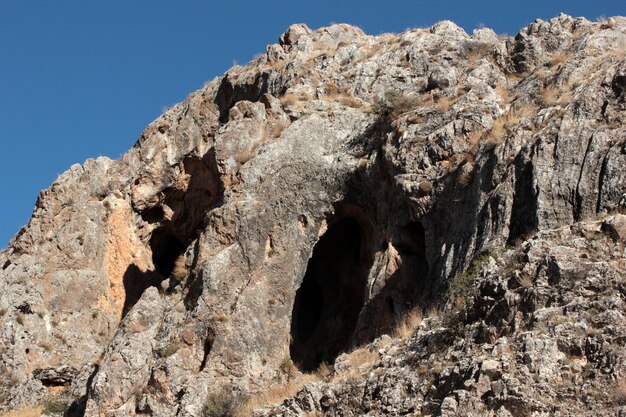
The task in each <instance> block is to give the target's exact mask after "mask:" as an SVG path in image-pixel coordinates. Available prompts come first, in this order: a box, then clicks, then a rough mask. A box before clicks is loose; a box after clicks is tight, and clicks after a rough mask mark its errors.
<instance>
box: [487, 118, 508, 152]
mask: <svg viewBox="0 0 626 417" xmlns="http://www.w3.org/2000/svg"><path fill="white" fill-rule="evenodd" d="M507 124H508V120H507V118H506V117H500V118H498V119H496V121H495V122H493V125H492V126H491V129H489V131H488V132H487V134H486V135H485V137H484V143H485V145H486V146H487V147H490V148H493V147H495V146H498V145H499V144H501V143H502V142H504V140H505V139H506V134H507Z"/></svg>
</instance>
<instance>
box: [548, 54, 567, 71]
mask: <svg viewBox="0 0 626 417" xmlns="http://www.w3.org/2000/svg"><path fill="white" fill-rule="evenodd" d="M566 62H567V55H565V54H554V55H552V57H551V58H550V60H549V61H548V65H550V67H551V68H554V67H558V66H561V65H563V64H564V63H566Z"/></svg>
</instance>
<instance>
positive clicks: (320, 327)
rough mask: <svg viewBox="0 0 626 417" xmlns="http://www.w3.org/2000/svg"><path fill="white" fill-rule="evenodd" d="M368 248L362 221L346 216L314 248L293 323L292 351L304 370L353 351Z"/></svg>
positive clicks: (299, 365) (361, 301)
mask: <svg viewBox="0 0 626 417" xmlns="http://www.w3.org/2000/svg"><path fill="white" fill-rule="evenodd" d="M365 243H366V233H365V230H364V228H363V227H362V225H361V224H360V223H359V221H357V220H356V219H355V218H352V217H343V218H340V219H339V220H337V221H336V222H335V223H334V224H332V225H331V226H330V228H329V230H328V231H327V232H326V233H325V234H324V235H323V236H322V237H321V239H320V240H319V241H318V242H317V244H316V245H315V248H314V249H313V256H312V257H311V259H310V260H309V263H308V265H307V269H306V273H305V275H304V279H303V281H302V285H301V286H300V288H299V289H298V291H297V292H296V297H295V301H294V306H293V311H292V321H291V345H290V349H289V350H290V354H291V359H292V361H293V362H294V363H295V364H296V365H297V366H298V367H299V368H300V369H301V370H302V371H312V370H314V369H316V368H317V367H318V366H319V365H320V364H322V363H323V362H329V363H330V362H332V361H334V359H335V358H336V357H337V355H339V354H340V353H341V352H343V351H345V350H347V349H348V348H349V347H350V346H351V343H352V335H353V333H354V330H355V328H356V324H357V320H358V317H359V313H360V311H361V308H362V307H363V295H364V292H365V286H366V282H367V274H368V271H369V267H370V265H371V259H369V257H368V254H367V251H366V250H365Z"/></svg>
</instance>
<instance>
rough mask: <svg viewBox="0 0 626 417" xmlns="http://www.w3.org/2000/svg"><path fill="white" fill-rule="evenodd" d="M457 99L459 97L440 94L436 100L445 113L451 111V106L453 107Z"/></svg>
mask: <svg viewBox="0 0 626 417" xmlns="http://www.w3.org/2000/svg"><path fill="white" fill-rule="evenodd" d="M457 100H458V97H448V96H440V97H439V98H438V99H437V100H436V101H437V105H438V106H439V109H441V111H442V112H443V113H447V112H448V111H450V107H452V105H453V104H454V103H456V102H457Z"/></svg>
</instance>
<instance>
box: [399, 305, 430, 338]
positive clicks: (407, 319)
mask: <svg viewBox="0 0 626 417" xmlns="http://www.w3.org/2000/svg"><path fill="white" fill-rule="evenodd" d="M422 319H423V315H422V310H421V309H419V308H417V307H416V308H414V309H413V310H411V311H409V312H408V313H407V314H406V315H405V316H404V317H403V318H402V320H401V321H400V323H398V326H397V327H396V329H395V331H394V335H395V336H396V337H399V338H401V339H406V338H407V337H409V336H411V335H413V333H414V332H415V329H417V327H418V326H419V325H420V324H421V323H422Z"/></svg>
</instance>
